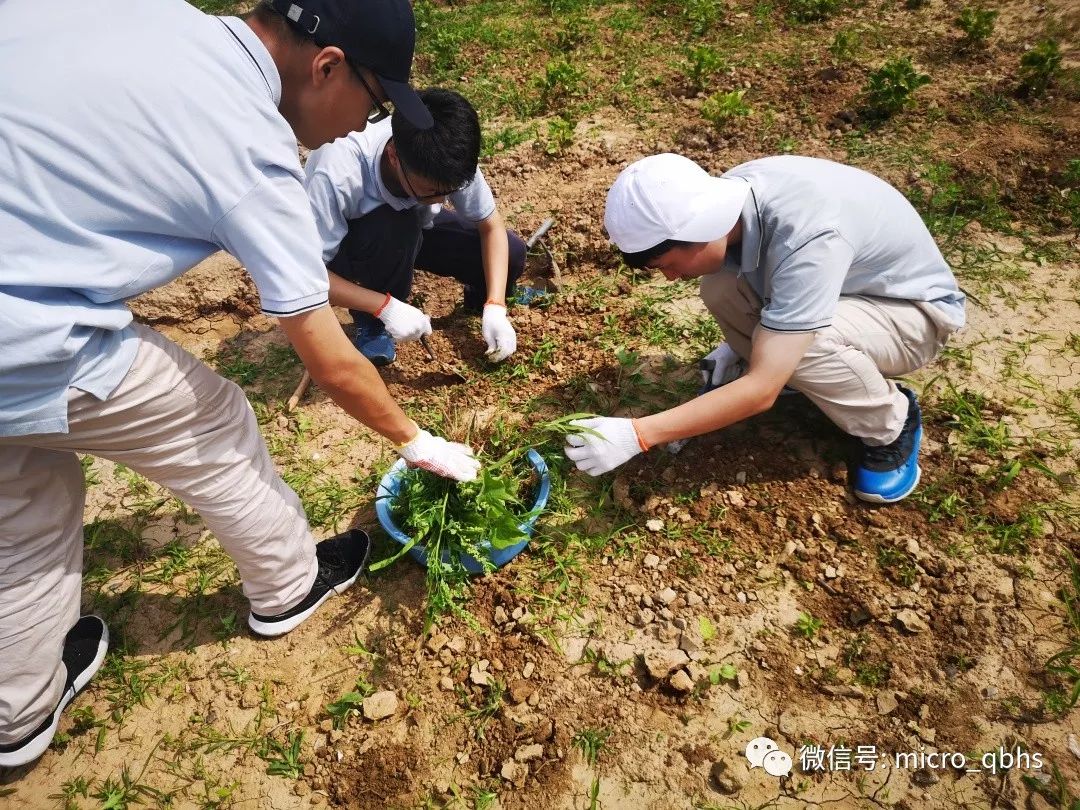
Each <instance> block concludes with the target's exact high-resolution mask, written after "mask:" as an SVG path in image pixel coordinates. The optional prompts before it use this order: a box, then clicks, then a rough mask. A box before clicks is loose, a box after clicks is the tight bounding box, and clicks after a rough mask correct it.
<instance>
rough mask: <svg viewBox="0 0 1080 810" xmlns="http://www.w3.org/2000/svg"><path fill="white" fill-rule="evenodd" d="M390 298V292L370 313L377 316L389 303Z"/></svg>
mask: <svg viewBox="0 0 1080 810" xmlns="http://www.w3.org/2000/svg"><path fill="white" fill-rule="evenodd" d="M391 298H392V296H391V295H390V293H387V294H386V298H384V299H383V302H382V303H381V304H379V308H378V309H377V310H375V312H374V313H372V314H374V315H375V317H376V318H378V317H379V313H380V312H382V311H383V310H384V309H386V305H387V304H389V303H390V299H391Z"/></svg>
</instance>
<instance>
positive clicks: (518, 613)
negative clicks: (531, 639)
mask: <svg viewBox="0 0 1080 810" xmlns="http://www.w3.org/2000/svg"><path fill="white" fill-rule="evenodd" d="M510 615H511V616H512V617H513V619H514V621H517V620H518V619H520V618H521V617H522V616H524V615H525V608H523V607H521V606H520V605H518V606H517V607H516V608H514V611H513V613H511V614H510Z"/></svg>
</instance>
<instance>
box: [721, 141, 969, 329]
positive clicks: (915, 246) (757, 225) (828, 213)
mask: <svg viewBox="0 0 1080 810" xmlns="http://www.w3.org/2000/svg"><path fill="white" fill-rule="evenodd" d="M723 176H724V177H728V178H738V179H741V180H744V181H746V182H747V183H749V184H750V194H749V195H747V198H746V203H745V205H744V207H743V213H742V224H743V236H742V241H741V243H740V245H739V246H737V247H733V248H732V249H731V250H729V253H728V257H727V260H726V262H727V267H728V269H731V270H735V271H737V272H738V273H740V274H742V275H745V276H746V278H747V281H749V283H750V286H751V287H753V289H754V291H755V292H757V294H758V295H759V296H761V299H762V301H763V302H764V307H763V309H762V312H761V325H762V326H764V327H765V328H767V329H772V330H774V331H778V332H808V331H813V330H816V329H821V328H823V327H826V326H828V325H829V324H830V323H831V322H832V318H833V314H834V313H835V311H836V305H837V303H838V302H839V299H840V296H842V295H867V296H878V297H881V298H898V299H903V300H907V301H919V302H925V304H926V305H927V306H926V307H925V309H926V311H927V314H929V315H930V316H931V317H932V318H934V320H935V322H937V323H938V325H939V326H940V327H941V328H942V329H943V330H944V331H949V332H951V331H955V330H956V329H959V328H960V327H961V326H963V325H964V294H963V293H962V292H960V289H959V287H958V286H957V284H956V279H955V278H954V277H953V274H952V271H951V270H950V269H949V266H948V264H946V262H945V259H944V257H942V255H941V251H940V250H938V247H937V245H936V244H935V243H934V238H933V237H932V236H931V235H930V232H929V231H928V230H927V229H926V225H924V224H923V221H922V219H921V218H920V217H919V214H918V212H917V211H916V210H915V209H914V208H913V207H912V205H911V203H909V202H908V201H907V199H905V197H904V195H903V194H901V193H900V192H899V191H897V190H896V189H895V188H893V187H892V186H890V185H889V184H888V183H886V182H885V181H884V180H882V179H881V178H879V177H876V176H874V175H872V174H870V173H869V172H865V171H863V170H861V169H857V168H855V167H853V166H845V165H843V164H841V163H834V162H832V161H829V160H821V159H819V158H810V157H800V156H796V155H781V156H777V157H768V158H762V159H760V160H754V161H750V162H749V163H743V164H741V165H739V166H736V167H735V168H733V169H731V170H730V171H729V172H726V173H725V174H724V175H723Z"/></svg>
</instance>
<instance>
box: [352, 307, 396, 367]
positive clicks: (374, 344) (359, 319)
mask: <svg viewBox="0 0 1080 810" xmlns="http://www.w3.org/2000/svg"><path fill="white" fill-rule="evenodd" d="M353 321H354V322H355V323H356V333H355V334H354V335H353V346H355V347H356V348H357V349H359V350H360V354H362V355H364V357H366V358H367V359H368V360H370V361H371V363H372V365H375V366H388V365H390V364H391V363H393V362H394V358H395V357H397V347H396V346H395V345H394V339H393V338H391V337H390V335H388V334H387V333H386V327H385V326H383V322H382V321H380V320H379V319H378V318H376V317H375V316H373V315H368V314H367V313H366V312H357V313H353Z"/></svg>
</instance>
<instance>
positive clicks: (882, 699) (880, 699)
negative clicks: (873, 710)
mask: <svg viewBox="0 0 1080 810" xmlns="http://www.w3.org/2000/svg"><path fill="white" fill-rule="evenodd" d="M899 706H900V703H899V702H898V701H897V699H896V692H894V691H892V690H891V689H882V690H881V691H880V692H878V693H877V711H878V714H892V713H893V712H895V711H896V710H897V708H899Z"/></svg>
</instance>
